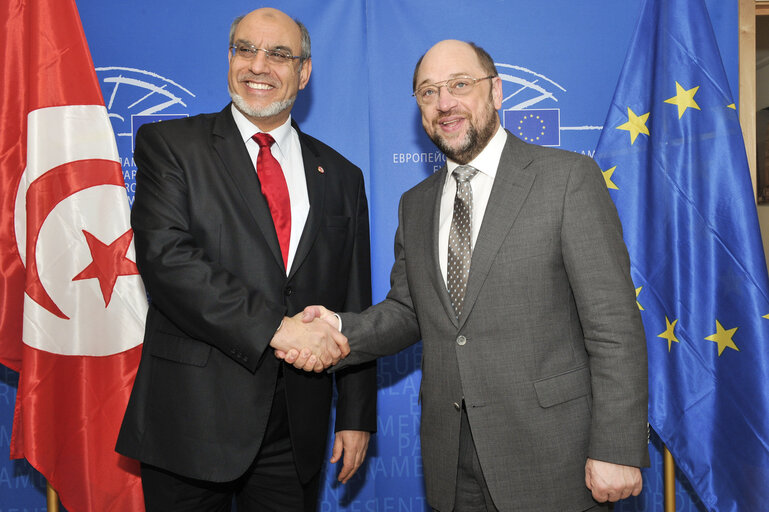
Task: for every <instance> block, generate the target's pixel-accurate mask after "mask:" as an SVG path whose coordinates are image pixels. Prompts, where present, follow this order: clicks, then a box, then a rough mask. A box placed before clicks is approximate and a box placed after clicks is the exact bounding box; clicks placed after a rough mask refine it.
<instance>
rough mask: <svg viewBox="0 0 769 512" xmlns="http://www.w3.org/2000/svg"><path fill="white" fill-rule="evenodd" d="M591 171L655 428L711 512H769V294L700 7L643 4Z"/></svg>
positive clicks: (740, 148)
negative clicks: (617, 240) (631, 294)
mask: <svg viewBox="0 0 769 512" xmlns="http://www.w3.org/2000/svg"><path fill="white" fill-rule="evenodd" d="M595 159H596V161H597V162H598V164H599V166H600V167H601V169H602V170H603V172H604V178H605V180H606V186H607V187H608V188H609V190H610V194H611V196H612V198H613V199H614V202H615V204H616V205H617V210H618V212H619V215H620V218H621V220H622V226H623V229H624V233H625V242H626V243H627V246H628V250H629V252H630V259H631V267H632V269H631V271H632V277H633V280H634V282H635V286H636V297H637V301H638V307H639V309H640V310H641V317H642V318H643V322H644V327H645V330H646V341H647V345H648V353H649V388H650V389H649V392H650V396H649V422H650V424H651V426H652V428H653V429H654V430H655V431H656V432H657V433H658V434H659V436H660V438H661V440H662V441H663V442H664V443H665V445H666V446H667V447H668V449H669V450H670V452H671V453H672V454H673V457H674V458H675V460H676V464H677V466H678V468H679V469H680V470H681V471H682V472H683V474H684V475H686V477H687V478H688V479H689V481H690V483H691V484H692V487H693V488H694V490H695V492H696V493H697V495H698V496H699V498H700V499H701V500H702V502H703V504H704V505H705V506H706V507H707V508H708V510H711V511H719V512H726V511H738V510H739V511H758V510H769V295H768V291H769V284H768V282H767V271H766V263H765V260H764V252H763V248H762V245H761V236H760V232H759V227H758V218H757V214H756V206H755V202H754V194H753V188H752V185H751V180H750V172H749V170H748V164H747V160H746V156H745V146H744V143H743V139H742V134H741V132H740V125H739V121H738V117H737V111H736V109H735V104H734V99H733V98H732V95H731V93H730V91H729V85H728V83H727V78H726V73H725V71H724V68H723V65H722V62H721V57H720V54H719V52H718V47H717V44H716V39H715V36H714V33H713V29H712V26H711V24H710V19H709V17H708V14H707V10H706V7H705V5H704V2H703V1H702V0H647V1H646V3H645V5H644V7H643V10H642V12H641V17H640V19H639V22H638V26H637V28H636V32H635V35H634V37H633V40H632V42H631V45H630V49H629V51H628V55H627V58H626V60H625V65H624V68H623V70H622V74H621V76H620V79H619V83H618V85H617V90H616V92H615V94H614V99H613V100H612V104H611V107H610V109H609V114H608V116H607V118H606V123H605V124H604V128H603V132H602V133H601V137H600V140H599V142H598V147H597V148H596V154H595Z"/></svg>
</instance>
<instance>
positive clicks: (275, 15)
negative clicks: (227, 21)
mask: <svg viewBox="0 0 769 512" xmlns="http://www.w3.org/2000/svg"><path fill="white" fill-rule="evenodd" d="M265 21H269V22H272V23H278V24H280V25H281V26H282V27H284V28H285V30H287V31H288V33H289V34H290V35H291V36H294V35H296V36H298V38H299V41H300V45H301V49H302V51H301V57H302V60H306V59H309V58H310V55H311V51H310V33H309V32H308V31H307V27H305V26H304V24H303V23H302V22H301V21H299V20H297V19H296V18H291V17H290V16H289V15H288V14H286V13H284V12H283V11H279V10H277V9H273V8H272V7H263V8H261V9H256V10H254V11H251V12H250V13H248V14H242V15H240V16H238V17H237V18H235V19H234V20H232V24H231V25H230V38H229V43H230V46H232V44H233V43H234V42H235V33H236V31H237V29H238V25H240V23H241V22H245V23H246V24H248V25H252V24H259V23H264V22H265ZM295 31H296V32H295Z"/></svg>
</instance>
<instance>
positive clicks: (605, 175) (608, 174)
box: [601, 165, 619, 190]
mask: <svg viewBox="0 0 769 512" xmlns="http://www.w3.org/2000/svg"><path fill="white" fill-rule="evenodd" d="M615 169H617V166H616V165H615V166H614V167H612V168H611V169H608V170H606V171H601V172H602V173H603V179H604V181H606V188H610V189H612V190H619V187H618V186H617V185H615V184H614V182H613V181H612V180H611V175H612V174H614V170H615Z"/></svg>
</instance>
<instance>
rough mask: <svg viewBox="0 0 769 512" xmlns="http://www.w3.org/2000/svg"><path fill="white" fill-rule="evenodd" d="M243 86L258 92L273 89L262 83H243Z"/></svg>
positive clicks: (271, 86) (272, 86)
mask: <svg viewBox="0 0 769 512" xmlns="http://www.w3.org/2000/svg"><path fill="white" fill-rule="evenodd" d="M244 84H245V86H246V87H248V88H249V89H256V90H259V91H267V90H269V89H274V88H275V86H274V85H270V84H265V83H263V82H244Z"/></svg>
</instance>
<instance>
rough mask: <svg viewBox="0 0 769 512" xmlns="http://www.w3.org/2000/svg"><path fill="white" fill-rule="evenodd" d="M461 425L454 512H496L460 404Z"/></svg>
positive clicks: (464, 412) (465, 414) (463, 406)
mask: <svg viewBox="0 0 769 512" xmlns="http://www.w3.org/2000/svg"><path fill="white" fill-rule="evenodd" d="M461 415H462V420H461V421H462V424H461V426H460V428H459V460H458V463H457V487H456V492H455V494H454V512H497V508H496V507H495V506H494V502H493V501H492V500H491V495H490V494H489V488H488V487H487V486H486V479H485V478H484V477H483V471H482V470H481V463H480V462H479V461H478V453H477V452H476V451H475V442H474V441H473V434H472V432H471V431H470V423H469V422H468V421H467V411H466V410H465V405H464V402H463V403H462V412H461Z"/></svg>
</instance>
